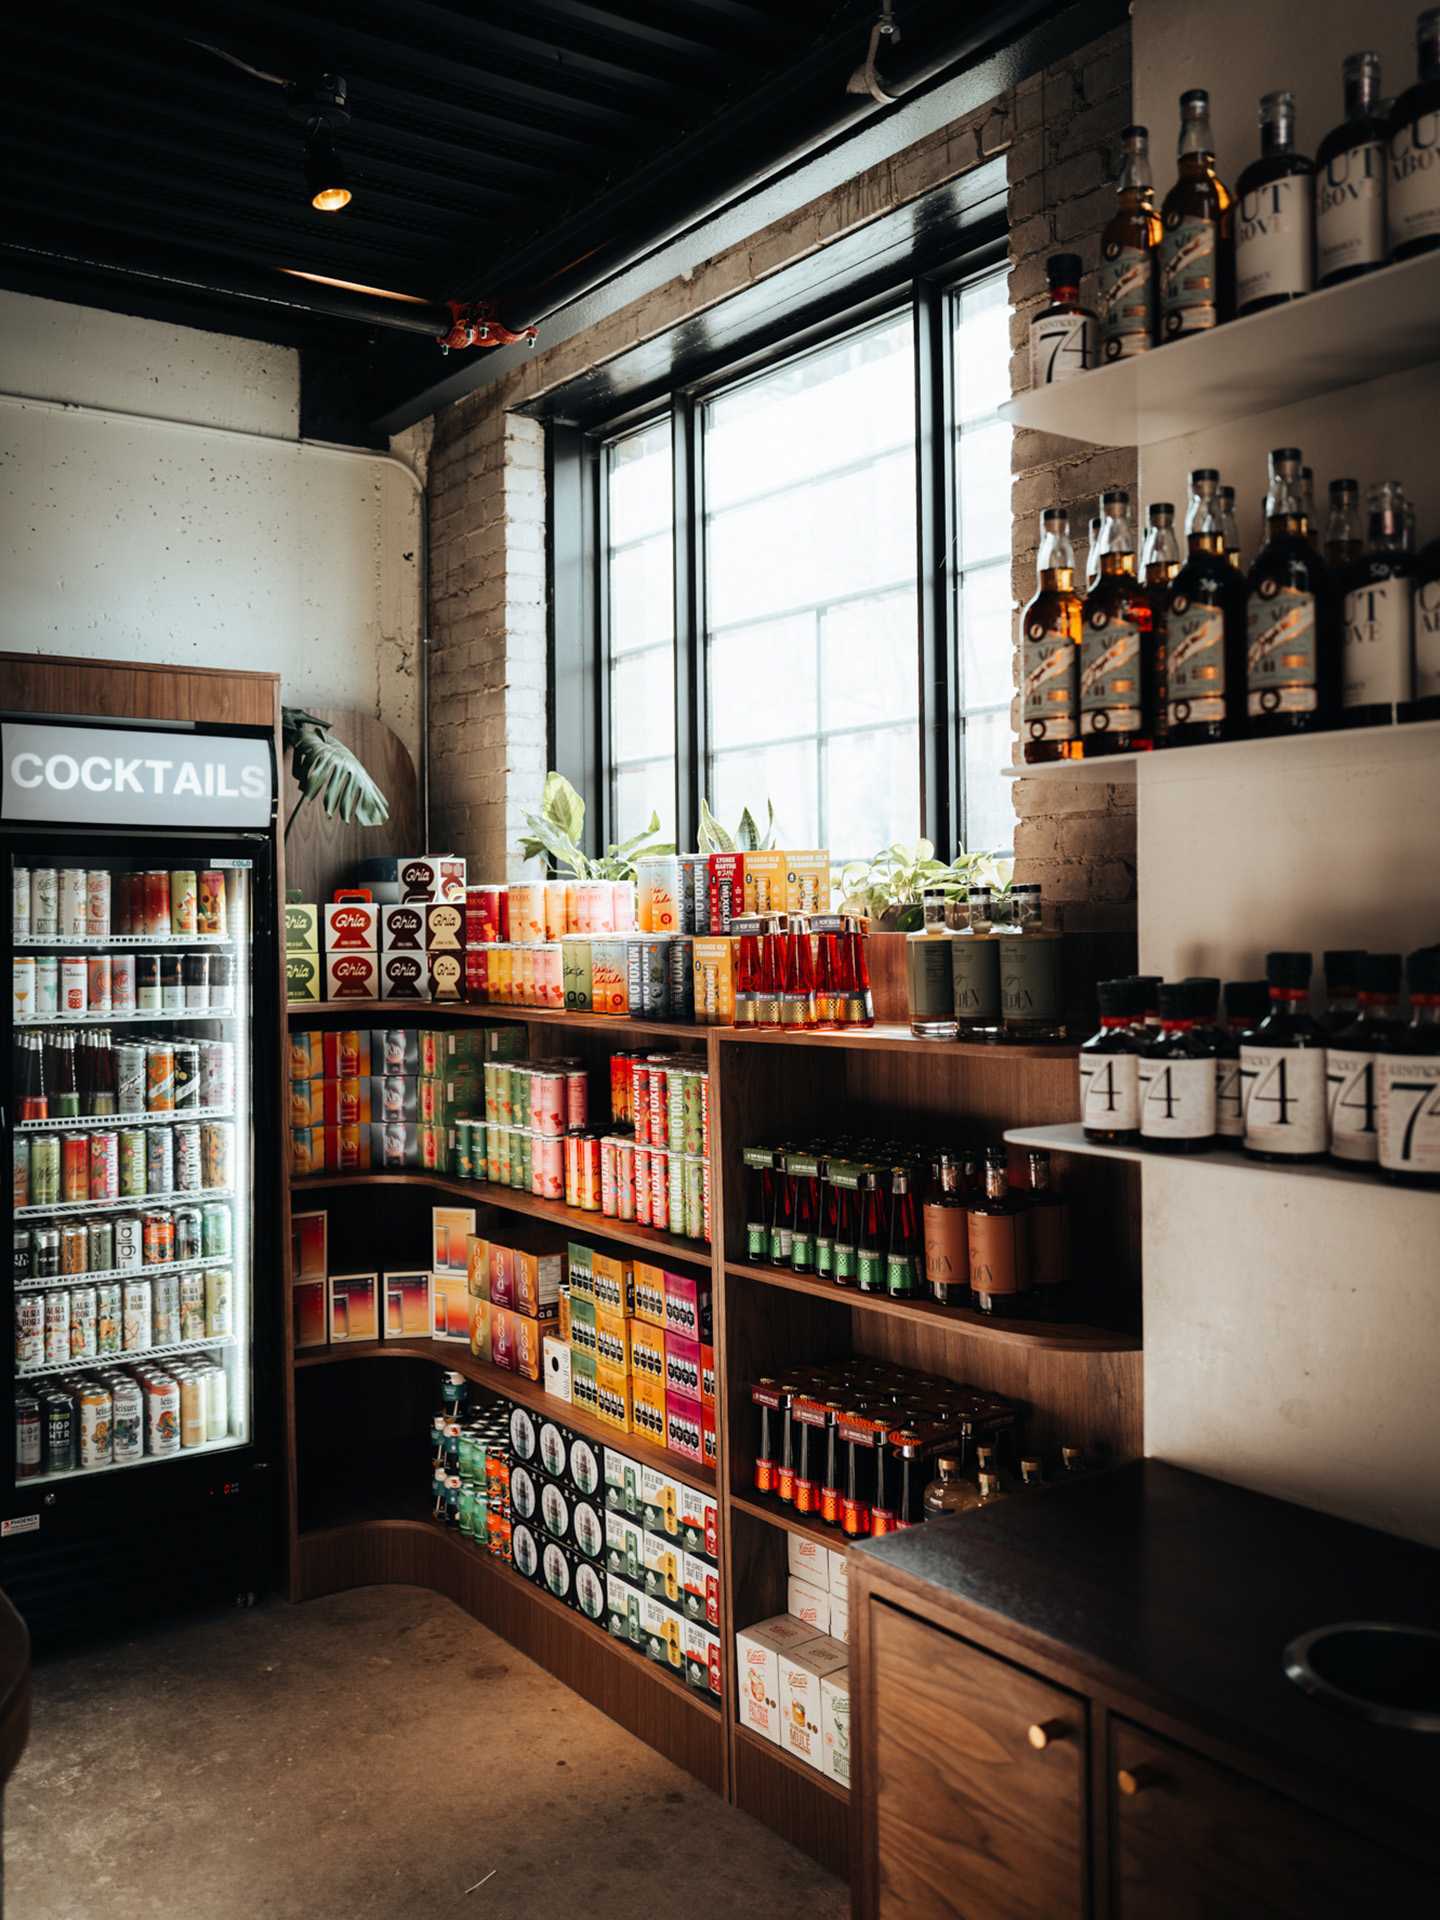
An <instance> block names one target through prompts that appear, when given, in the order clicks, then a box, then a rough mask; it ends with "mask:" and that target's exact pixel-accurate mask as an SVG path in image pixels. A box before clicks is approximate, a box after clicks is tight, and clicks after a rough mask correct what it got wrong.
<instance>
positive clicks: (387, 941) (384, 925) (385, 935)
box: [380, 901, 425, 953]
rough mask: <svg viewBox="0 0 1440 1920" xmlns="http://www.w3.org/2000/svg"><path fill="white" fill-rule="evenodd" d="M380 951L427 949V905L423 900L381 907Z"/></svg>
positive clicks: (397, 951)
mask: <svg viewBox="0 0 1440 1920" xmlns="http://www.w3.org/2000/svg"><path fill="white" fill-rule="evenodd" d="M380 951H381V952H382V953H423V952H424V951H425V905H424V902H423V901H417V902H415V903H413V904H409V905H407V904H403V903H402V904H401V905H400V906H398V907H381V909H380Z"/></svg>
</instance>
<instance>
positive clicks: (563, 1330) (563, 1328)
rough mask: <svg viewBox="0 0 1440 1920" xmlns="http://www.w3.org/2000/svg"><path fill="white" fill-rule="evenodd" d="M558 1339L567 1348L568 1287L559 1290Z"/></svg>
mask: <svg viewBox="0 0 1440 1920" xmlns="http://www.w3.org/2000/svg"><path fill="white" fill-rule="evenodd" d="M560 1338H561V1339H562V1340H563V1341H564V1343H565V1345H566V1346H567V1347H568V1346H569V1344H570V1289H569V1287H568V1286H563V1287H561V1289H560Z"/></svg>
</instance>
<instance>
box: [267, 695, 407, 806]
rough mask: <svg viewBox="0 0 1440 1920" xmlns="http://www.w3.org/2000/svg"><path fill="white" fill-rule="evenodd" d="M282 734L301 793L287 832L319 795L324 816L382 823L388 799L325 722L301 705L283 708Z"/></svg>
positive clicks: (318, 798) (388, 804) (291, 769)
mask: <svg viewBox="0 0 1440 1920" xmlns="http://www.w3.org/2000/svg"><path fill="white" fill-rule="evenodd" d="M281 723H282V737H283V739H284V743H285V750H286V752H287V753H288V754H289V755H290V771H291V772H292V773H293V774H294V776H295V781H296V784H297V785H298V787H299V788H300V798H299V799H298V800H297V801H296V803H295V807H294V811H293V812H292V813H291V815H290V818H289V819H288V820H287V821H286V823H285V832H286V834H287V836H288V834H289V832H290V829H291V827H293V826H294V824H295V819H296V815H297V814H298V813H299V811H300V809H301V807H303V806H304V805H305V804H306V802H307V801H310V800H318V801H319V802H320V805H321V806H322V807H323V808H324V810H325V814H326V817H327V818H329V819H331V820H333V819H334V818H335V816H336V815H337V814H338V815H339V816H340V818H341V819H342V820H343V821H344V822H345V823H346V825H347V826H348V825H351V824H352V823H357V822H358V824H359V825H360V826H362V827H378V826H381V825H383V823H384V822H385V821H386V820H388V819H389V818H390V803H389V801H388V800H387V799H386V798H385V796H384V794H383V793H382V792H381V791H380V789H379V787H377V786H376V784H375V782H374V781H373V780H372V779H371V777H370V775H369V774H368V773H367V772H366V771H365V769H364V767H363V766H362V765H361V764H360V762H359V761H358V760H357V759H356V758H355V755H354V754H353V753H352V752H351V751H350V749H349V747H347V746H346V744H345V742H344V741H343V740H339V739H337V738H336V736H335V735H334V734H333V733H332V732H331V731H330V729H329V727H328V726H327V725H326V724H325V722H324V721H323V720H321V719H319V718H317V716H316V715H315V714H313V713H307V712H306V711H305V709H304V708H303V707H284V708H282V710H281Z"/></svg>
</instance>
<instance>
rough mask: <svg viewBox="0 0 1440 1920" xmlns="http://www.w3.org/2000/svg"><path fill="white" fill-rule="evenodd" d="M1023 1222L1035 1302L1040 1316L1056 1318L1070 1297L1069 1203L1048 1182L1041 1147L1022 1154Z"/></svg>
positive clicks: (1045, 1157)
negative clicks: (1023, 1161) (1027, 1239)
mask: <svg viewBox="0 0 1440 1920" xmlns="http://www.w3.org/2000/svg"><path fill="white" fill-rule="evenodd" d="M1020 1192H1021V1195H1022V1197H1023V1198H1024V1199H1025V1201H1026V1214H1025V1224H1026V1227H1027V1229H1028V1236H1029V1263H1030V1277H1031V1279H1032V1281H1033V1282H1034V1287H1035V1300H1034V1306H1035V1311H1036V1313H1037V1314H1039V1315H1040V1317H1041V1318H1042V1319H1045V1320H1053V1319H1056V1318H1057V1317H1058V1316H1059V1315H1060V1313H1061V1312H1062V1311H1063V1309H1064V1308H1065V1307H1066V1305H1067V1304H1068V1303H1069V1298H1070V1206H1069V1202H1068V1201H1067V1200H1066V1199H1065V1196H1064V1195H1063V1194H1061V1193H1057V1192H1056V1191H1055V1188H1054V1187H1053V1185H1052V1184H1051V1168H1050V1156H1049V1154H1048V1153H1046V1152H1045V1150H1044V1149H1043V1148H1041V1147H1031V1148H1030V1149H1029V1150H1028V1151H1027V1152H1026V1155H1025V1185H1024V1186H1022V1187H1021V1189H1020Z"/></svg>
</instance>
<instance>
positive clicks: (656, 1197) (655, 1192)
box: [646, 1147, 670, 1233]
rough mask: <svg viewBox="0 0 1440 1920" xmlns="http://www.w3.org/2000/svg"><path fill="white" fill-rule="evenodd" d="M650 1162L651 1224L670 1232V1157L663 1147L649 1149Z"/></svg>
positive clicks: (647, 1151)
mask: <svg viewBox="0 0 1440 1920" xmlns="http://www.w3.org/2000/svg"><path fill="white" fill-rule="evenodd" d="M646 1153H647V1155H648V1157H649V1161H650V1224H651V1226H652V1227H659V1229H660V1230H661V1232H662V1233H668V1232H669V1230H670V1156H669V1154H668V1153H667V1152H666V1151H665V1149H664V1148H663V1147H647V1148H646Z"/></svg>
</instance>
